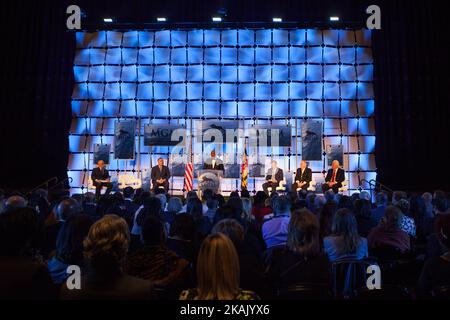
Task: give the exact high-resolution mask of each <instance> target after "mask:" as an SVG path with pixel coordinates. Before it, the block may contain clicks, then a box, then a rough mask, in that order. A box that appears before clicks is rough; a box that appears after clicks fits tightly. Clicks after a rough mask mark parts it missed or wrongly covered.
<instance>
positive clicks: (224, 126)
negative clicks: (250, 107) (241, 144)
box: [197, 120, 239, 144]
mask: <svg viewBox="0 0 450 320" xmlns="http://www.w3.org/2000/svg"><path fill="white" fill-rule="evenodd" d="M238 128H239V121H237V120H236V121H219V120H205V121H201V122H199V130H197V136H198V135H200V134H202V140H203V142H204V143H214V144H225V143H237V142H238V132H237V131H236V130H237V129H238Z"/></svg>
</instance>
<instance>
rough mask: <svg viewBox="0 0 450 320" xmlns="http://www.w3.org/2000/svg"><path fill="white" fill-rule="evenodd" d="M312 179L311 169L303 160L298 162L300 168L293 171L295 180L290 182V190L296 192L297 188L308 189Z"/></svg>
mask: <svg viewBox="0 0 450 320" xmlns="http://www.w3.org/2000/svg"><path fill="white" fill-rule="evenodd" d="M311 180H312V171H311V169H310V168H308V165H307V163H306V161H305V160H302V162H301V163H300V168H298V169H297V172H296V173H295V182H294V183H293V184H292V191H294V192H297V189H299V188H300V189H302V190H308V188H309V186H310V184H311Z"/></svg>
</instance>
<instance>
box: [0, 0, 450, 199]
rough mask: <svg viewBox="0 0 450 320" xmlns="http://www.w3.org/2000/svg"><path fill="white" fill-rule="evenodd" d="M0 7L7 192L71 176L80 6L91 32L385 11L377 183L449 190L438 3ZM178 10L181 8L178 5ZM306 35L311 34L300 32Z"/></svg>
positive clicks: (265, 0)
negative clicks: (224, 14)
mask: <svg viewBox="0 0 450 320" xmlns="http://www.w3.org/2000/svg"><path fill="white" fill-rule="evenodd" d="M8 2H9V3H7V1H2V2H1V12H0V15H1V16H0V17H1V21H2V24H3V25H4V27H3V28H2V31H3V34H4V36H3V37H2V44H3V46H2V47H3V50H2V51H1V62H2V68H1V72H0V77H1V79H2V86H1V90H2V94H1V99H0V103H1V108H0V110H1V111H0V112H1V118H0V119H1V126H0V130H1V131H0V132H1V137H2V138H1V141H2V142H1V150H2V153H1V157H0V159H1V160H0V161H1V162H0V163H1V167H0V168H1V170H0V187H9V188H25V189H26V188H31V187H33V186H35V185H36V184H38V183H40V182H42V181H44V180H45V179H47V178H50V177H52V176H58V177H59V178H60V179H63V178H64V177H66V167H67V158H68V130H69V127H70V114H71V111H70V97H71V92H72V86H73V75H72V66H71V64H72V60H73V56H74V38H73V34H72V33H68V32H66V30H65V19H66V15H65V9H66V7H67V5H69V4H78V5H80V6H81V7H82V8H83V9H84V10H85V11H86V12H87V14H88V16H87V18H86V19H87V20H85V21H87V22H88V23H93V22H96V21H100V19H101V18H103V17H105V16H113V17H115V18H117V19H118V20H119V21H128V22H130V21H136V22H145V21H151V20H152V19H154V18H155V17H156V16H157V15H164V16H167V17H168V18H169V19H170V21H182V22H200V21H209V20H210V18H211V16H212V15H213V14H214V13H215V11H216V10H217V9H218V8H220V7H222V6H223V7H227V8H228V18H227V20H228V21H236V22H245V21H270V20H271V18H272V17H273V16H281V17H283V19H284V20H285V21H304V22H311V23H313V22H315V21H320V20H321V21H323V20H326V19H327V17H328V16H329V15H332V14H333V15H334V14H336V15H339V16H340V17H341V19H342V20H346V21H356V22H359V23H364V20H365V17H366V15H365V13H364V8H365V7H366V6H367V5H368V4H374V3H375V4H378V5H380V7H381V9H382V28H383V29H382V30H381V31H375V32H374V42H373V50H374V60H375V99H376V134H377V143H376V159H377V167H378V179H379V181H381V182H382V183H384V184H386V185H387V186H390V187H392V188H394V189H405V190H430V189H436V188H443V189H450V188H449V183H448V181H449V180H450V173H449V172H450V170H448V168H446V167H445V166H446V164H447V162H448V161H446V160H447V157H446V155H447V153H448V152H447V150H446V149H447V147H448V139H449V137H450V135H449V133H448V132H450V130H449V129H448V123H449V120H448V116H449V112H448V108H449V88H448V80H447V77H448V71H449V68H448V67H449V61H448V59H449V57H450V54H449V48H448V45H447V39H448V26H446V25H445V24H446V23H448V20H446V17H445V14H446V12H445V10H444V9H443V8H441V7H439V5H438V4H439V3H438V2H435V1H429V0H428V1H426V0H417V1H407V0H403V1H400V0H390V1H362V0H344V1H336V0H314V1H311V0H296V1H294V0H291V1H286V0H285V1H282V0H280V1H270V0H244V1H243V0H235V1H224V0H222V1H213V0H208V1H206V0H205V1H199V0H195V1H187V0H186V1H170V0H164V1H163V0H152V1H145V0H127V1H118V0H113V1H111V0H110V1H106V0H99V1H92V0H90V1H87V0H83V1H76V0H74V1H66V0H63V1H61V0H59V1H58V0H53V1H51V0H43V1H33V2H28V1H27V2H25V1H8ZM175 2H176V4H174V3H175ZM302 26H304V25H302Z"/></svg>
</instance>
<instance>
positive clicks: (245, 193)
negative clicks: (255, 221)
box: [241, 189, 250, 199]
mask: <svg viewBox="0 0 450 320" xmlns="http://www.w3.org/2000/svg"><path fill="white" fill-rule="evenodd" d="M241 198H246V199H250V192H248V190H247V189H242V190H241Z"/></svg>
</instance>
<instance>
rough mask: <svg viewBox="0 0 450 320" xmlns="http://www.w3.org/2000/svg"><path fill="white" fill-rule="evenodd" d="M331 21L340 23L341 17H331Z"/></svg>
mask: <svg viewBox="0 0 450 320" xmlns="http://www.w3.org/2000/svg"><path fill="white" fill-rule="evenodd" d="M330 21H339V17H336V16H333V17H330Z"/></svg>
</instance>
